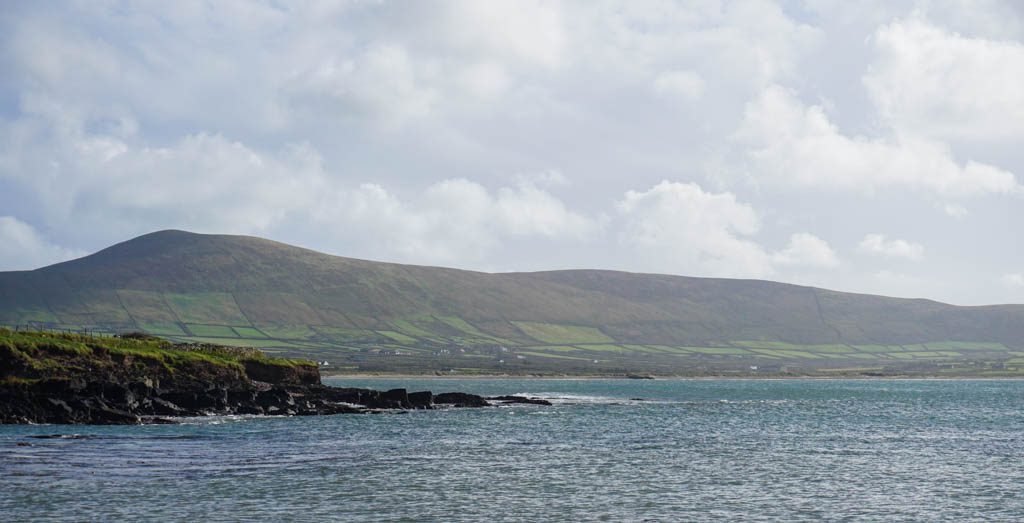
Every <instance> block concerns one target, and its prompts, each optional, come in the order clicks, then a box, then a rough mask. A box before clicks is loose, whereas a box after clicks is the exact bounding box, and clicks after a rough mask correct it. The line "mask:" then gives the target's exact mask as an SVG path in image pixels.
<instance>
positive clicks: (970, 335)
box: [0, 231, 1024, 373]
mask: <svg viewBox="0 0 1024 523" xmlns="http://www.w3.org/2000/svg"><path fill="white" fill-rule="evenodd" d="M0 325H11V326H18V325H22V326H28V325H31V326H34V327H42V328H51V329H73V330H80V329H94V330H101V331H110V332H118V331H127V330H143V331H147V332H150V333H153V334H157V335H160V336H164V337H167V338H170V339H175V340H179V341H188V340H193V341H206V342H215V343H223V344H229V345H248V346H256V347H260V348H264V349H267V350H269V351H278V352H282V353H285V354H288V355H293V356H306V357H314V358H317V359H327V360H330V361H332V363H334V365H335V367H338V366H339V365H340V366H342V367H347V368H350V369H351V368H355V367H358V368H359V369H360V370H416V371H419V370H437V369H450V368H463V369H484V370H495V369H511V370H513V371H568V372H591V371H593V372H610V371H648V372H673V373H678V372H688V371H693V372H711V371H714V372H718V371H725V370H730V369H732V370H735V369H749V367H750V366H751V365H754V366H757V367H759V369H763V368H768V369H780V368H783V367H786V368H790V369H804V368H825V367H827V368H840V367H842V368H852V367H857V368H872V369H877V368H883V369H885V368H888V369H909V368H918V367H921V366H922V365H924V366H926V367H928V366H930V367H929V368H931V369H933V370H934V369H935V368H950V367H956V366H958V365H959V366H960V367H961V368H962V367H963V366H964V365H966V364H967V363H965V362H966V361H968V360H969V361H975V360H984V361H987V362H993V361H995V362H998V365H997V367H999V368H1004V367H1006V366H1007V365H1009V366H1010V367H1013V366H1015V365H1016V360H1017V359H1019V357H1020V356H1024V353H1022V354H1016V353H1015V352H1016V351H1015V349H1024V306H1020V305H1003V306H987V307H957V306H952V305H947V304H942V303H938V302H934V301H929V300H908V299H897V298H885V297H880V296H869V295H859V294H850V293H841V292H834V291H828V290H822V289H815V288H811V287H802V286H797V285H789V284H782V283H775V282H768V281H757V280H729V279H712V278H690V277H682V276H666V275H651V274H631V273H624V272H615V271H598V270H571V271H552V272H537V273H507V274H487V273H480V272H472V271H462V270H454V269H445V268H436V267H421V266H411V265H399V264H391V263H380V262H371V261H364V260H356V259H350V258H343V257H337V256H330V255H326V254H322V253H318V252H315V251H311V250H307V249H301V248H298V247H293V246H289V245H285V244H281V243H277V242H272V241H269V240H264V239H259V238H252V237H245V236H224V235H201V234H193V233H187V232H182V231H162V232H157V233H152V234H148V235H145V236H141V237H139V238H135V239H133V240H130V241H127V242H124V243H120V244H117V245H114V246H112V247H110V248H107V249H105V250H102V251H100V252H97V253H96V254H93V255H91V256H87V257H84V258H81V259H78V260H73V261H69V262H65V263H60V264H56V265H52V266H49V267H44V268H42V269H37V270H34V271H18V272H5V273H0ZM986 365H989V366H991V365H990V363H989V364H986Z"/></svg>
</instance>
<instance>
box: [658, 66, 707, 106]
mask: <svg viewBox="0 0 1024 523" xmlns="http://www.w3.org/2000/svg"><path fill="white" fill-rule="evenodd" d="M654 92H656V93H658V94H659V95H661V96H666V97H672V98H680V99H683V100H687V101H693V100H697V99H699V98H700V97H701V95H703V94H704V80H703V79H701V77H700V75H698V74H697V73H694V72H693V71H666V72H664V73H661V74H659V75H658V76H657V77H655V78H654Z"/></svg>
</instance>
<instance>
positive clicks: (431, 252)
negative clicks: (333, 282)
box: [317, 176, 601, 264]
mask: <svg viewBox="0 0 1024 523" xmlns="http://www.w3.org/2000/svg"><path fill="white" fill-rule="evenodd" d="M524 178H529V177H528V176H526V177H524ZM338 198H339V201H338V202H331V203H329V204H328V205H326V206H325V207H323V208H322V210H321V212H320V214H319V216H317V220H318V221H319V222H321V223H324V224H329V227H330V228H331V229H333V230H341V231H343V234H344V231H348V230H362V231H365V232H366V233H367V234H368V236H370V237H373V238H376V239H377V240H378V241H380V242H384V243H385V244H386V245H387V250H386V252H387V251H389V252H387V253H388V254H390V255H398V256H400V257H402V258H403V259H407V260H418V261H420V262H424V261H427V262H431V263H457V264H463V263H467V262H469V263H472V262H478V261H480V260H481V259H482V258H483V257H484V256H486V255H487V254H488V253H489V252H490V251H491V250H493V249H495V248H497V247H499V246H500V245H502V244H503V243H504V242H505V241H507V240H509V239H510V238H516V237H530V238H536V239H547V240H558V241H564V242H579V241H587V240H590V239H592V238H593V237H594V236H595V235H597V234H599V233H600V232H601V223H600V222H599V221H597V220H594V219H591V218H588V217H586V216H584V215H582V214H580V213H577V212H574V211H572V210H570V209H568V208H567V207H566V205H565V204H564V203H563V202H562V201H561V200H559V199H557V198H555V197H554V196H553V195H551V194H550V193H548V192H547V191H545V190H543V189H541V188H539V187H538V186H536V185H534V184H533V183H531V182H529V181H525V180H520V181H519V182H517V183H516V184H515V185H513V186H509V187H501V188H499V189H498V190H497V191H495V192H493V193H492V192H491V191H488V190H487V189H486V188H485V187H484V186H482V185H480V184H478V183H475V182H472V181H469V180H466V179H462V178H457V179H449V180H443V181H441V182H438V183H435V184H432V185H430V186H429V187H427V189H426V190H425V191H423V193H422V196H421V197H420V198H417V199H411V200H407V201H403V200H401V199H399V198H398V197H396V196H395V195H393V194H391V193H389V192H388V191H387V190H386V189H385V188H384V187H382V186H381V185H378V184H373V183H365V184H362V185H361V186H360V187H358V188H357V189H356V190H353V191H350V192H346V193H342V194H340V195H339V196H338Z"/></svg>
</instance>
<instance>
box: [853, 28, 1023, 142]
mask: <svg viewBox="0 0 1024 523" xmlns="http://www.w3.org/2000/svg"><path fill="white" fill-rule="evenodd" d="M975 10H976V9H975ZM872 43H873V45H874V50H875V57H874V61H873V62H872V64H871V66H870V68H869V70H868V73H867V74H866V75H865V76H864V79H863V81H864V85H865V86H866V87H867V88H868V92H869V93H870V94H871V97H872V99H873V100H874V101H875V103H876V104H877V105H878V107H879V108H880V110H881V112H882V114H883V116H884V117H885V118H886V119H887V120H889V121H890V122H891V123H892V125H893V126H894V127H895V128H897V129H898V130H900V131H901V132H904V133H913V134H914V135H917V136H927V137H932V138H937V139H944V140H961V139H966V140H973V141H983V140H989V141H990V140H996V141H1003V142H1013V143H1016V142H1017V141H1019V138H1020V136H1021V134H1022V133H1024V90H1022V89H1021V88H1020V86H1021V82H1022V79H1024V44H1021V42H1017V41H1010V40H1005V41H1000V40H988V39H985V38H972V37H966V36H963V35H960V34H957V33H953V32H950V31H947V30H945V29H942V28H940V27H935V26H933V25H931V24H929V23H928V22H926V21H924V20H922V19H920V18H914V19H910V20H903V21H896V22H893V23H890V24H887V25H884V26H882V27H880V28H879V29H878V30H877V31H876V32H875V34H874V37H873V38H872Z"/></svg>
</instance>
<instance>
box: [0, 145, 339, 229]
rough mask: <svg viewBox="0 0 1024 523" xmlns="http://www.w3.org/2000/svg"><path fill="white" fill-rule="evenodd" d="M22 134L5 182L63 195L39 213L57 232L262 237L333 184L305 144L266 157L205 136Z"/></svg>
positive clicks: (0, 171) (0, 174) (4, 173)
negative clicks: (163, 141) (148, 140)
mask: <svg viewBox="0 0 1024 523" xmlns="http://www.w3.org/2000/svg"><path fill="white" fill-rule="evenodd" d="M24 138H25V139H24V141H22V142H21V143H17V145H16V146H15V147H16V148H17V149H18V151H17V154H11V155H9V157H8V158H9V159H10V160H11V161H12V164H11V165H6V166H5V167H6V168H4V169H0V179H7V180H9V181H13V182H17V183H18V184H20V185H22V186H26V187H30V188H31V189H32V190H33V191H34V192H35V193H37V194H43V193H48V192H58V193H59V198H48V199H47V200H45V204H46V206H45V207H44V208H43V209H41V212H42V214H43V215H44V216H45V217H46V220H47V222H48V223H50V224H51V225H52V226H55V227H69V226H72V225H74V226H90V227H97V228H102V227H116V229H117V230H119V231H121V232H120V234H122V235H124V234H129V233H139V232H147V231H148V230H152V229H153V228H163V227H182V228H191V229H195V230H202V231H225V230H227V231H236V232H244V233H259V232H261V231H265V230H267V229H268V228H269V227H270V226H272V225H274V224H276V223H278V222H280V221H281V220H282V219H283V218H284V217H286V216H287V215H289V214H291V213H295V212H300V211H302V210H303V209H306V208H308V207H309V206H310V205H313V204H314V203H315V201H316V200H317V199H318V198H319V197H320V195H321V194H322V193H323V191H324V190H325V187H326V186H327V185H328V181H327V179H326V177H325V173H324V171H323V168H322V166H321V163H320V161H321V160H320V157H319V155H318V154H317V153H316V152H315V151H314V150H312V149H311V148H309V147H308V146H305V145H303V144H292V145H288V146H286V147H284V148H282V149H281V150H279V151H274V152H261V151H257V150H255V149H253V148H250V147H249V146H247V145H245V144H243V143H241V142H238V141H233V140H230V139H228V138H225V137H224V136H221V135H217V134H207V133H199V134H194V135H188V136H185V137H183V138H181V139H179V140H176V141H175V142H173V143H170V144H167V145H165V146H150V145H142V144H136V143H133V142H135V141H136V140H135V139H134V138H132V137H128V138H125V139H121V138H118V137H116V136H111V135H103V134H89V133H87V132H85V131H84V130H82V129H75V128H72V129H65V130H61V131H59V132H58V133H55V134H50V135H47V134H41V135H29V136H26V137H24ZM58 186H59V187H60V189H59V190H58V191H53V188H54V187H58Z"/></svg>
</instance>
